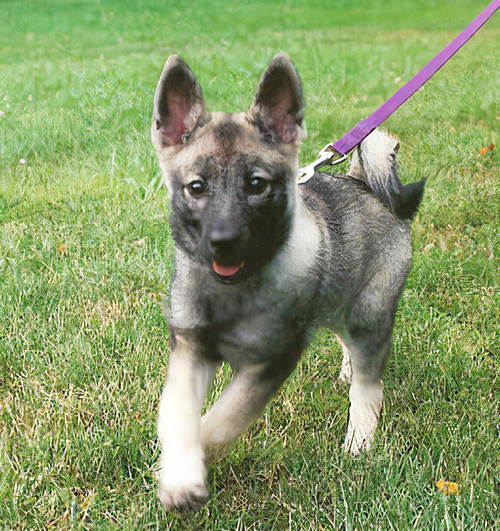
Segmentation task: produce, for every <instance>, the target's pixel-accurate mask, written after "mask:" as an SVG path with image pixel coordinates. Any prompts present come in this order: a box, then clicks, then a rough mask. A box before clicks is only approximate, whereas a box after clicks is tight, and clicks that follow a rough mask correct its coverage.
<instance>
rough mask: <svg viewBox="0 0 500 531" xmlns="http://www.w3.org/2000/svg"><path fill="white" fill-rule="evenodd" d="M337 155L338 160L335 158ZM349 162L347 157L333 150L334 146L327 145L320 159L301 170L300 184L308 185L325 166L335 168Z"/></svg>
mask: <svg viewBox="0 0 500 531" xmlns="http://www.w3.org/2000/svg"><path fill="white" fill-rule="evenodd" d="M336 155H337V157H338V158H334V157H335V156H336ZM345 160H347V155H342V154H341V153H338V152H337V151H335V150H334V149H333V146H332V144H327V145H326V146H325V147H324V148H323V149H322V150H321V151H320V152H319V154H318V158H317V159H316V160H315V161H314V162H312V163H311V164H308V165H307V166H304V167H303V168H300V169H299V180H298V183H299V184H304V183H306V182H307V181H308V180H309V179H310V178H311V177H312V176H313V175H314V174H315V173H316V171H317V170H319V169H320V168H321V167H323V166H335V165H336V164H340V163H341V162H344V161H345Z"/></svg>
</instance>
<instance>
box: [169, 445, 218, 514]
mask: <svg viewBox="0 0 500 531" xmlns="http://www.w3.org/2000/svg"><path fill="white" fill-rule="evenodd" d="M167 455H168V454H167ZM205 477H206V468H205V465H204V463H203V456H202V453H201V452H198V451H197V452H194V453H193V454H191V455H190V454H187V455H186V454H184V455H182V456H180V455H178V454H177V456H176V459H174V455H173V454H170V456H169V458H167V459H165V458H163V459H162V468H161V470H160V471H159V473H158V496H159V497H160V501H161V503H162V505H163V507H164V508H165V509H166V510H167V511H170V510H172V509H177V510H179V509H189V510H192V511H198V510H200V509H201V507H202V506H203V505H204V504H205V503H206V502H207V500H208V491H207V489H206V487H205Z"/></svg>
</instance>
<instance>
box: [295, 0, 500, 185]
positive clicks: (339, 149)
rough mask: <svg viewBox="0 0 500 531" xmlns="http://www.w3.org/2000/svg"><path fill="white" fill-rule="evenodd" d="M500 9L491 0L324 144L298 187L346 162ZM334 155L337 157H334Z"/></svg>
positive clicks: (303, 172)
mask: <svg viewBox="0 0 500 531" xmlns="http://www.w3.org/2000/svg"><path fill="white" fill-rule="evenodd" d="M498 9H500V0H494V1H493V2H491V4H490V5H489V6H488V7H487V8H486V9H485V10H484V11H483V12H482V13H481V14H480V15H478V16H477V17H476V18H475V19H474V20H473V21H472V22H471V23H470V24H469V25H468V26H467V27H466V28H465V29H464V30H463V31H462V32H461V33H460V34H459V35H458V36H457V37H455V39H453V41H451V42H450V44H448V45H447V46H446V47H445V48H443V49H442V50H441V51H440V52H439V53H438V54H437V55H436V56H435V57H434V58H433V59H432V60H431V61H430V62H429V63H428V64H427V65H425V66H424V68H422V70H420V72H418V74H416V75H415V76H414V77H412V79H410V81H408V83H406V84H405V85H404V86H402V87H401V88H400V89H399V90H398V91H397V92H396V93H395V94H394V95H393V96H392V97H391V98H389V99H388V100H387V101H386V102H385V103H384V104H383V105H382V106H381V107H379V108H378V109H377V110H376V111H375V112H374V113H372V114H370V116H368V118H365V119H364V120H361V121H360V122H359V123H358V124H357V125H356V126H354V127H353V128H352V129H351V130H350V131H349V132H348V133H346V134H345V135H344V136H343V137H342V138H340V139H339V140H337V141H336V142H335V143H334V144H327V145H326V146H325V147H324V148H323V149H322V150H321V151H320V153H319V156H318V158H317V160H315V161H314V162H313V163H312V164H309V165H308V166H305V167H304V168H301V169H300V170H299V184H302V183H305V182H307V181H308V180H309V179H310V178H311V177H312V176H313V175H314V173H315V172H316V170H318V169H319V168H320V167H321V166H325V165H331V166H333V165H335V164H340V163H341V162H343V161H345V160H346V159H347V156H348V154H349V153H350V152H351V151H352V150H353V149H354V148H355V147H356V146H357V145H358V144H360V143H361V142H362V141H363V140H364V139H365V138H366V137H367V136H368V135H369V134H370V133H371V132H372V131H373V130H374V129H375V128H377V127H378V126H379V125H380V124H381V123H382V122H384V121H385V120H387V118H389V116H391V114H392V113H393V112H394V111H396V110H397V109H399V107H401V105H403V103H404V102H405V101H406V100H407V99H408V98H410V97H411V96H413V94H415V92H416V91H417V90H418V89H419V88H420V87H422V86H423V85H424V84H425V83H426V82H427V81H428V80H429V79H430V78H431V77H432V76H433V75H434V74H435V73H436V72H437V71H438V70H439V69H440V68H441V67H442V66H443V65H444V64H445V63H446V62H447V61H448V60H449V59H451V58H452V57H453V56H454V55H455V54H456V53H457V52H458V50H460V48H461V47H462V46H463V45H464V44H465V43H466V42H467V41H468V40H469V39H470V38H471V37H472V36H473V35H474V34H475V33H476V32H477V31H479V29H480V28H481V27H482V26H483V25H484V24H485V22H486V21H487V20H488V19H489V18H491V17H492V16H493V14H494V13H495V12H496V11H497V10H498ZM336 156H337V158H335V157H336Z"/></svg>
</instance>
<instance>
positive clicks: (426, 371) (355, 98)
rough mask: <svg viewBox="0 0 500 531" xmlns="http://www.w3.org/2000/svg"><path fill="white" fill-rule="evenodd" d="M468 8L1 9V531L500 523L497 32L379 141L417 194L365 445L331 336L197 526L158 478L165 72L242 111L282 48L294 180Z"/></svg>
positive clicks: (256, 428)
mask: <svg viewBox="0 0 500 531" xmlns="http://www.w3.org/2000/svg"><path fill="white" fill-rule="evenodd" d="M479 10H480V6H478V4H477V2H474V1H473V0H455V1H453V2H451V0H440V1H437V0H414V1H411V0H399V1H398V2H396V1H395V0H386V1H385V2H381V1H377V0H366V1H363V2H359V1H358V2H348V1H347V0H339V1H338V2H336V3H335V6H334V7H333V6H332V5H331V4H329V3H328V2H325V1H321V2H320V1H319V0H297V1H296V2H290V1H286V0H280V1H268V2H259V1H257V0H241V1H236V2H232V3H228V2H222V1H221V0H204V1H203V2H198V3H194V2H188V1H186V0H177V1H176V2H163V1H160V0H137V1H136V2H133V1H132V0H128V1H125V0H122V1H118V0H101V1H91V0H87V1H83V0H80V1H77V0H39V1H37V2H36V3H35V2H29V1H27V0H26V1H23V0H17V1H15V0H3V1H2V2H1V3H0V19H1V20H2V32H1V34H0V500H1V501H0V528H1V529H6V530H25V529H26V530H31V529H49V530H63V529H102V530H108V529H124V530H125V529H145V530H146V529H172V530H174V529H208V530H210V529H211V530H228V531H233V530H244V529H246V530H273V529H274V530H278V531H280V530H285V529H294V530H295V529H299V530H302V529H304V530H309V529H311V530H327V529H346V530H364V529H383V530H385V529H396V530H401V529H422V530H441V529H443V530H448V529H474V530H476V529H485V530H486V529H487V530H490V529H500V516H499V515H500V507H499V506H500V424H499V422H500V359H499V353H500V310H499V308H500V179H499V176H500V171H499V170H500V164H499V161H500V158H499V152H500V149H499V147H500V146H499V144H500V134H499V130H500V97H499V92H498V87H499V85H500V61H499V58H500V15H499V14H497V15H496V18H495V19H493V20H491V21H490V22H489V23H488V24H487V26H486V27H485V28H483V30H481V32H480V33H479V34H478V35H477V36H476V37H475V38H474V39H473V40H472V41H471V42H470V44H468V45H467V46H466V47H465V48H464V49H463V50H462V51H460V53H459V54H458V56H457V57H456V58H455V59H453V60H452V61H451V62H450V63H449V64H448V65H447V66H446V67H445V68H444V69H443V70H441V71H440V72H439V74H438V75H437V76H436V77H435V78H434V79H433V80H431V81H430V82H429V83H428V84H427V85H426V87H425V88H424V89H422V90H421V91H419V92H418V93H417V94H416V95H415V96H414V97H413V98H412V99H411V100H410V101H409V102H408V103H406V104H405V106H404V107H403V108H402V109H400V110H399V111H398V112H397V113H396V114H395V115H394V116H393V117H391V118H390V119H389V120H388V121H387V123H386V126H387V127H388V128H389V129H391V130H392V131H394V132H395V133H397V134H398V135H399V137H400V140H401V145H402V147H401V159H400V160H401V170H402V171H401V174H402V178H403V180H404V181H405V182H409V181H413V180H417V179H420V178H422V177H427V178H428V184H427V191H426V195H425V199H424V203H423V207H422V209H421V212H420V214H419V216H418V218H417V220H416V221H415V223H414V247H415V260H414V267H413V270H412V273H411V275H410V278H409V280H408V284H407V289H406V291H405V293H404V295H403V298H402V300H401V304H400V309H399V313H398V319H397V327H396V332H395V342H394V349H393V350H394V352H393V356H392V358H391V360H390V363H389V366H388V369H387V373H386V375H385V386H386V394H385V396H386V409H385V415H384V416H383V418H382V422H381V427H380V431H379V432H378V436H377V439H376V443H375V447H374V449H373V451H372V452H370V453H369V454H364V455H362V456H361V457H359V458H357V459H353V458H351V457H349V456H346V455H344V454H343V453H342V451H341V444H342V437H343V435H344V431H345V428H346V421H347V409H348V396H347V389H345V388H343V387H341V386H339V385H338V384H337V383H336V376H337V374H338V369H339V365H340V358H341V353H340V350H339V348H338V347H337V346H336V344H335V342H334V340H333V338H332V336H331V335H330V334H329V333H328V332H326V331H325V332H323V333H321V334H320V335H318V337H317V338H316V340H315V341H314V343H313V344H312V345H311V347H310V349H309V350H308V351H307V353H306V354H305V355H304V357H303V360H302V362H301V363H300V364H299V366H298V368H297V370H296V371H295V373H294V374H293V375H292V377H291V378H290V379H289V380H288V382H287V383H286V384H285V386H284V387H283V389H282V390H281V391H280V393H279V394H278V396H277V397H276V398H275V400H274V401H273V402H272V403H271V404H270V406H269V407H268V409H267V411H266V413H265V415H264V416H263V417H262V419H260V420H259V421H258V422H256V423H255V424H254V425H253V426H252V427H251V428H250V429H249V430H248V431H247V433H246V434H245V436H243V437H242V438H241V440H240V441H239V442H238V444H237V445H236V446H235V448H234V450H233V452H232V453H231V454H230V455H229V456H228V457H227V458H226V459H224V460H222V461H220V462H219V463H218V464H217V465H216V466H215V467H214V468H213V469H212V470H211V472H210V478H209V480H210V485H211V490H212V494H213V499H212V500H211V501H210V502H209V503H208V505H207V506H206V507H205V508H204V509H203V510H202V511H201V512H200V513H198V514H195V515H182V514H181V515H180V514H168V515H167V514H165V513H164V512H163V511H162V510H161V508H160V507H159V503H158V501H157V496H156V486H155V480H154V470H155V466H156V462H157V460H158V456H159V448H158V443H157V439H156V414H157V413H156V411H157V405H158V399H159V394H160V392H161V388H162V385H163V381H164V378H165V374H166V365H167V358H168V350H167V344H168V331H167V328H166V325H165V323H164V320H163V318H162V315H161V309H160V306H159V304H158V293H163V292H165V291H166V290H167V289H168V284H169V281H170V278H171V274H172V258H173V246H172V240H171V237H170V232H169V228H168V215H169V205H168V199H167V197H166V193H165V190H164V189H163V188H161V187H160V186H159V170H158V166H157V163H156V161H155V157H154V154H153V150H152V147H151V144H150V141H149V121H150V113H151V106H152V96H153V92H154V88H155V86H156V82H157V79H158V77H159V74H160V72H161V68H162V65H163V63H164V61H165V60H166V58H167V56H168V55H169V54H170V53H173V52H174V51H175V52H180V53H181V54H182V55H183V56H184V58H185V59H186V60H187V61H188V62H189V63H190V65H191V66H192V68H193V69H194V70H195V72H196V73H197V74H198V77H199V79H200V81H201V83H202V85H203V87H204V89H205V97H206V101H207V104H208V106H209V108H211V109H217V110H224V111H233V110H241V109H245V108H247V107H248V106H249V104H250V102H251V98H252V95H253V93H254V91H255V87H256V83H257V80H258V78H259V76H260V74H261V72H262V70H263V69H264V68H265V66H266V64H267V63H268V61H269V60H270V59H271V58H272V56H273V55H274V54H275V53H276V52H278V51H280V50H285V51H287V52H288V53H289V54H290V56H291V57H292V59H293V60H294V61H295V63H296V64H297V66H298V68H299V70H300V72H301V74H302V77H303V81H304V85H305V93H306V97H307V101H308V129H309V137H308V140H307V141H306V143H305V144H304V147H303V150H302V154H301V160H302V162H306V161H309V160H310V159H311V158H312V157H313V156H314V153H316V152H317V151H318V150H319V149H320V148H321V147H322V146H323V144H325V143H326V142H329V141H331V140H333V139H336V138H338V137H339V136H341V135H342V134H344V133H345V132H346V131H347V130H348V129H349V128H350V127H352V126H353V125H354V124H355V123H357V121H358V120H360V119H361V118H364V117H365V116H367V115H368V114H369V113H370V112H371V111H373V110H374V109H375V108H376V107H377V106H378V105H380V104H381V103H382V102H383V101H384V100H385V99H386V98H388V97H389V96H390V95H392V93H393V92H394V91H395V90H396V89H397V88H398V87H399V86H401V85H402V83H403V82H404V81H405V80H407V79H408V78H409V77H411V76H412V75H413V74H414V73H415V72H416V71H417V70H418V69H419V68H421V67H422V66H423V65H424V64H425V63H426V62H427V61H428V60H429V59H430V58H431V57H432V56H433V55H434V54H435V53H437V52H438V51H439V50H440V49H441V48H442V47H443V46H444V45H445V44H447V43H448V42H449V41H450V40H451V39H452V37H453V36H454V35H456V33H458V31H460V30H461V29H463V27H465V25H466V24H467V23H468V22H469V21H470V20H471V19H472V18H473V17H474V16H475V15H477V14H478V12H479ZM491 144H493V145H494V146H495V147H494V149H493V150H492V151H488V152H487V153H486V154H485V155H480V149H481V148H484V147H487V146H490V145H491ZM228 377H229V374H228V370H227V369H224V370H222V371H221V372H220V373H219V375H218V377H217V380H216V386H215V389H214V391H213V396H212V397H211V400H213V398H214V396H215V395H217V394H218V393H219V392H220V390H221V387H222V386H223V385H224V383H225V382H226V381H227V379H228ZM440 479H444V480H445V481H452V482H455V483H458V484H459V485H460V493H459V495H458V496H455V495H450V496H446V495H444V494H443V493H442V492H441V491H440V490H439V489H438V488H437V487H436V482H437V481H438V480H440Z"/></svg>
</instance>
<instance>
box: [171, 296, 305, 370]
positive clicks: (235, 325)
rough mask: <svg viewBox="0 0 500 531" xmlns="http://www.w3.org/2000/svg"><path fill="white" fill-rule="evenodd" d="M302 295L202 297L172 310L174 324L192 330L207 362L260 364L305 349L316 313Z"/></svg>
mask: <svg viewBox="0 0 500 531" xmlns="http://www.w3.org/2000/svg"><path fill="white" fill-rule="evenodd" d="M303 291H304V290H297V289H295V290H287V291H280V290H266V291H261V290H257V291H256V292H253V293H252V292H251V293H245V292H244V291H243V290H242V291H241V292H239V291H236V292H233V293H230V292H229V291H228V290H226V291H223V292H222V293H201V294H199V296H198V297H195V298H188V299H185V300H184V303H183V304H182V305H181V307H180V308H173V323H172V324H173V325H174V328H175V327H179V328H184V329H186V328H187V329H190V330H191V331H192V333H193V335H194V336H195V337H196V341H197V342H198V343H199V344H200V346H202V347H203V349H204V351H205V353H206V355H207V356H208V357H213V358H219V359H223V360H225V361H228V362H229V363H231V364H232V365H236V366H237V365H238V364H242V363H261V362H263V361H266V360H270V359H272V358H280V357H282V356H287V355H288V354H289V353H290V352H291V351H293V350H295V349H296V348H298V345H303V341H304V337H305V336H306V335H307V332H308V329H309V327H310V321H311V319H310V317H311V312H312V311H313V310H312V308H311V306H312V305H311V301H312V300H313V298H312V297H307V296H306V294H305V293H304V292H303ZM176 310H182V311H176Z"/></svg>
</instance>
